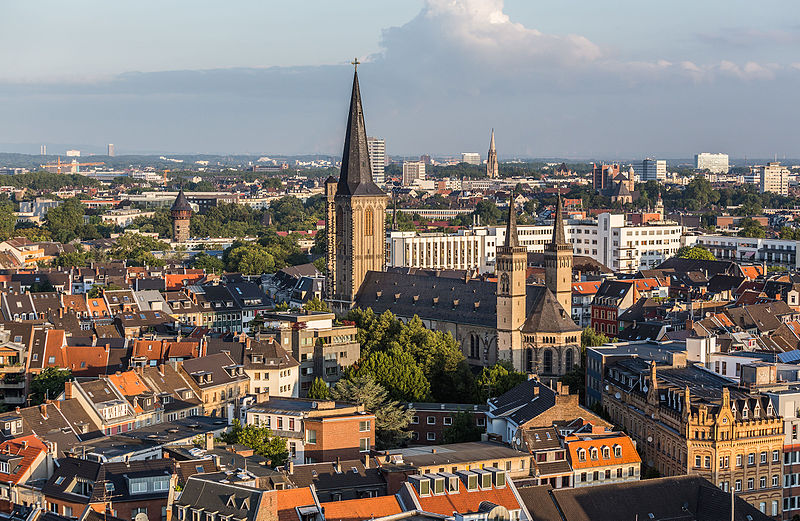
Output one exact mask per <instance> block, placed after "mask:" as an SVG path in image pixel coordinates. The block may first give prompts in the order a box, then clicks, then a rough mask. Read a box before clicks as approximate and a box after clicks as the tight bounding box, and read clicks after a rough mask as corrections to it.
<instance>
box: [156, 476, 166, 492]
mask: <svg viewBox="0 0 800 521" xmlns="http://www.w3.org/2000/svg"><path fill="white" fill-rule="evenodd" d="M164 490H169V480H168V479H159V480H157V481H154V482H153V492H162V491H164Z"/></svg>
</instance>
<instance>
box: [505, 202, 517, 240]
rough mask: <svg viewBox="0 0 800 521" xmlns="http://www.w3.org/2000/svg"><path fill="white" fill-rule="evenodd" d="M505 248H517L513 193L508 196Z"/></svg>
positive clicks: (515, 211) (515, 212)
mask: <svg viewBox="0 0 800 521" xmlns="http://www.w3.org/2000/svg"><path fill="white" fill-rule="evenodd" d="M505 246H506V248H516V247H517V246H519V237H517V209H516V208H515V207H514V191H513V190H512V191H511V193H510V194H509V195H508V223H507V224H506V244H505Z"/></svg>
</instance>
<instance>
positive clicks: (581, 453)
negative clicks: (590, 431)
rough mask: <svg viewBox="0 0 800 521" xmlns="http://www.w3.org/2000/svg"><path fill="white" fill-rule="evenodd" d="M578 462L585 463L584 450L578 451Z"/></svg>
mask: <svg viewBox="0 0 800 521" xmlns="http://www.w3.org/2000/svg"><path fill="white" fill-rule="evenodd" d="M578 461H586V451H585V450H584V449H579V450H578Z"/></svg>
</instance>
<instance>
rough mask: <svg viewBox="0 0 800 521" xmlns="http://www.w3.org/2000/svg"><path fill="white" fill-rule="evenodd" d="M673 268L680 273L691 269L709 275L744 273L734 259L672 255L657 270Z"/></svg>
mask: <svg viewBox="0 0 800 521" xmlns="http://www.w3.org/2000/svg"><path fill="white" fill-rule="evenodd" d="M669 269H672V270H674V271H676V272H678V273H686V272H689V271H701V272H703V273H706V274H707V275H708V276H709V277H713V276H714V275H717V274H720V273H722V274H726V275H742V269H741V268H740V267H739V265H738V264H736V263H735V262H733V261H724V260H713V261H712V260H701V259H682V258H679V257H670V258H669V259H667V260H665V261H664V262H662V263H661V264H659V265H658V266H656V270H669Z"/></svg>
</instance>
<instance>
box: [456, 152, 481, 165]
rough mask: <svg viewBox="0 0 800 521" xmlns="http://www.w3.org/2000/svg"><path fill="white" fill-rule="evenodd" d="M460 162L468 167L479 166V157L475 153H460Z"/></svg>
mask: <svg viewBox="0 0 800 521" xmlns="http://www.w3.org/2000/svg"><path fill="white" fill-rule="evenodd" d="M461 162H462V163H467V164H469V165H479V164H481V155H480V154H478V153H477V152H462V153H461Z"/></svg>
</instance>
